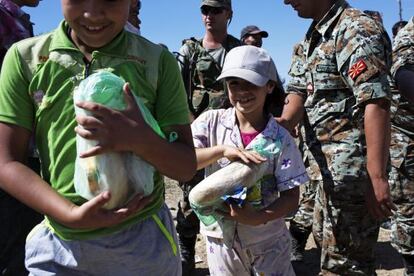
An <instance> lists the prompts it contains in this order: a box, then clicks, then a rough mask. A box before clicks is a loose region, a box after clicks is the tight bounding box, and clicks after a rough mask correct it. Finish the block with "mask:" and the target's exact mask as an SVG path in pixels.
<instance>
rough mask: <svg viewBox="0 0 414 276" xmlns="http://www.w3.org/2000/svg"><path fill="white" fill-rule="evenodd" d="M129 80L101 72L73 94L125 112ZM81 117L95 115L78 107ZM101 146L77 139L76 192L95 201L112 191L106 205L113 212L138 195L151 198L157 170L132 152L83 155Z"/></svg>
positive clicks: (146, 113) (148, 115) (146, 116)
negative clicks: (81, 156) (82, 154)
mask: <svg viewBox="0 0 414 276" xmlns="http://www.w3.org/2000/svg"><path fill="white" fill-rule="evenodd" d="M124 84H125V81H124V80H122V79H121V78H120V77H118V76H116V75H115V74H113V73H110V72H106V71H101V72H98V73H95V74H92V75H90V76H89V77H87V78H86V79H85V80H83V81H82V82H81V83H80V85H79V87H78V88H77V89H76V90H75V93H74V95H73V99H74V102H75V103H77V102H81V101H90V102H95V103H99V104H102V105H104V106H106V107H109V108H112V109H116V110H124V109H125V108H126V102H125V98H124V97H125V96H124V92H123V86H124ZM135 101H136V102H137V105H138V107H139V109H140V111H141V113H142V115H143V117H144V119H145V121H146V123H147V124H148V125H150V126H151V127H152V129H153V130H154V131H155V132H156V133H158V134H159V135H160V136H161V137H163V138H165V136H164V134H163V133H162V131H161V129H160V127H159V126H158V123H157V122H156V120H155V119H154V117H153V116H152V114H151V113H150V111H149V110H148V109H147V108H146V107H145V105H144V103H143V100H142V99H141V98H140V97H136V96H135ZM75 112H76V114H77V115H91V114H90V113H89V112H88V111H86V110H84V109H81V108H78V107H76V106H75ZM96 145H97V141H94V140H87V139H84V138H82V137H81V136H79V135H77V136H76V150H77V158H76V164H75V176H74V182H75V189H76V192H77V193H78V194H79V195H80V196H82V197H84V198H86V199H91V198H93V197H94V196H96V195H98V194H99V193H101V192H103V191H110V192H111V199H110V201H109V202H107V203H106V204H105V205H104V208H106V209H113V208H117V207H121V206H123V205H125V203H126V202H127V201H128V200H129V199H131V198H132V197H133V196H134V195H136V194H137V193H142V194H144V195H149V194H151V193H152V191H153V188H154V180H153V177H154V171H155V169H154V167H153V166H152V165H150V164H149V163H147V162H146V161H144V160H142V159H141V158H140V157H138V156H136V155H135V154H133V153H129V152H123V153H118V152H111V153H104V154H100V155H96V156H93V157H88V158H79V154H80V153H82V152H85V151H87V150H89V149H90V148H92V147H94V146H96Z"/></svg>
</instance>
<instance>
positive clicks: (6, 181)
mask: <svg viewBox="0 0 414 276" xmlns="http://www.w3.org/2000/svg"><path fill="white" fill-rule="evenodd" d="M29 140H30V132H29V131H28V130H26V129H25V128H22V127H18V126H14V125H9V124H4V123H0V188H1V189H3V190H5V191H6V192H7V193H9V194H10V195H12V196H14V197H15V198H17V199H18V200H20V201H21V202H23V203H24V204H26V205H28V206H29V207H31V208H33V209H35V210H37V211H38V212H40V213H43V214H45V215H48V216H50V217H53V218H54V219H56V220H57V221H59V222H60V223H62V224H64V225H66V226H68V227H72V228H99V227H108V226H111V225H116V224H119V223H120V222H121V221H123V220H125V219H126V218H127V217H129V216H130V215H131V214H134V213H136V212H138V211H139V210H141V209H142V208H143V207H145V205H146V204H147V203H148V202H149V201H150V198H144V199H142V196H137V197H136V198H134V199H133V200H132V201H131V202H130V203H129V204H128V205H127V206H126V207H124V208H122V209H118V210H111V211H107V210H104V209H101V207H102V206H103V205H104V204H105V203H106V202H108V200H109V198H110V195H109V193H108V192H105V193H102V194H100V195H98V196H97V197H95V198H94V199H92V200H90V201H88V202H86V203H85V204H83V205H82V206H77V205H75V204H73V203H72V202H70V201H69V200H67V199H66V198H64V197H62V196H61V195H60V194H58V193H57V192H56V191H55V190H53V188H52V187H51V186H50V185H49V184H48V183H46V182H45V181H43V180H42V179H41V178H40V177H39V176H38V175H37V174H36V173H35V172H34V171H32V170H31V169H30V168H28V167H27V166H25V165H24V164H23V163H24V160H25V158H26V152H27V146H28V143H29Z"/></svg>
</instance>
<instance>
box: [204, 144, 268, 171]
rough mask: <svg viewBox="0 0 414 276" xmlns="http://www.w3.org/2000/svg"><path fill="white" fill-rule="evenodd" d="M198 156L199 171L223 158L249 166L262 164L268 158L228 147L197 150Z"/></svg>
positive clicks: (221, 146) (219, 146)
mask: <svg viewBox="0 0 414 276" xmlns="http://www.w3.org/2000/svg"><path fill="white" fill-rule="evenodd" d="M196 156H197V170H200V169H203V168H205V167H207V166H208V165H211V164H213V163H214V162H216V161H217V160H219V159H220V158H223V157H226V158H227V159H229V160H230V161H235V160H241V161H243V162H244V163H247V164H248V163H250V162H253V163H256V164H260V163H261V162H264V161H266V158H264V157H262V156H260V155H259V154H258V153H257V152H254V151H247V150H244V149H240V148H236V147H232V146H227V145H217V146H214V147H208V148H196Z"/></svg>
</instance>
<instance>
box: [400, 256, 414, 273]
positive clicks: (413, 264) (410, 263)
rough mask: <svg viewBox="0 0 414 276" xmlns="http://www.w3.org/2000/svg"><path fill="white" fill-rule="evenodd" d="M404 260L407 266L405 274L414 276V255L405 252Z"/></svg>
mask: <svg viewBox="0 0 414 276" xmlns="http://www.w3.org/2000/svg"><path fill="white" fill-rule="evenodd" d="M402 257H403V262H404V267H405V272H404V275H405V276H414V255H406V254H403V255H402Z"/></svg>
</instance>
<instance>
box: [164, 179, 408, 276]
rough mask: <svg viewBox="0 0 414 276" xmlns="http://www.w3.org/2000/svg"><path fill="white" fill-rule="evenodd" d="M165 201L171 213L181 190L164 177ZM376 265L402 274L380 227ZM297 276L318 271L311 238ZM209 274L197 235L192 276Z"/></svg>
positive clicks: (386, 274) (386, 275)
mask: <svg viewBox="0 0 414 276" xmlns="http://www.w3.org/2000/svg"><path fill="white" fill-rule="evenodd" d="M165 194H166V202H167V205H168V206H169V207H170V210H171V212H172V213H173V215H174V214H175V212H176V210H177V202H178V200H179V199H180V198H181V196H182V194H181V190H180V188H179V187H178V185H177V182H176V181H173V180H171V179H166V193H165ZM375 255H376V259H377V261H376V267H377V270H376V272H377V275H378V276H401V275H404V271H403V264H402V261H401V258H400V257H399V255H398V253H397V251H395V250H394V249H393V248H392V247H391V245H390V242H389V232H388V231H385V230H383V229H381V231H380V235H379V238H378V243H377V246H376V248H375ZM294 269H295V272H296V274H297V275H298V276H302V275H304V276H308V275H309V276H312V275H318V273H319V252H318V250H317V249H316V246H315V242H314V241H313V238H312V237H310V238H309V239H308V243H307V245H306V252H305V261H304V262H303V263H301V264H294ZM206 275H209V272H208V266H207V262H206V254H205V243H204V238H203V237H202V236H201V235H199V236H198V239H197V244H196V272H195V273H194V276H206Z"/></svg>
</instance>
